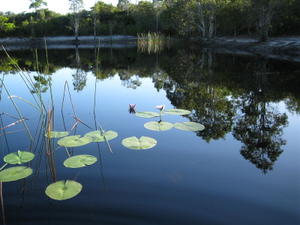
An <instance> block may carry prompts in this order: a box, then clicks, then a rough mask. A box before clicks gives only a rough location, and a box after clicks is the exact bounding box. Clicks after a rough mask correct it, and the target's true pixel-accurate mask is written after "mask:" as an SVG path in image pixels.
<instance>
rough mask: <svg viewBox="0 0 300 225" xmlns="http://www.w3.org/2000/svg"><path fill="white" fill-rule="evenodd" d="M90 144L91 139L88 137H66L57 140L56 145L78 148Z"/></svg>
mask: <svg viewBox="0 0 300 225" xmlns="http://www.w3.org/2000/svg"><path fill="white" fill-rule="evenodd" d="M90 142H91V139H90V138H88V137H81V136H80V135H74V136H67V137H64V138H62V139H59V140H58V142H57V143H58V145H60V146H62V147H68V148H72V147H79V146H83V145H87V144H89V143H90Z"/></svg>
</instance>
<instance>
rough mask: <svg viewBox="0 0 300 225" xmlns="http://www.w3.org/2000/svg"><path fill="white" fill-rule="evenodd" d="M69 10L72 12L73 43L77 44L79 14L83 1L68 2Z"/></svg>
mask: <svg viewBox="0 0 300 225" xmlns="http://www.w3.org/2000/svg"><path fill="white" fill-rule="evenodd" d="M69 3H70V10H71V12H72V15H71V16H72V26H73V29H74V35H75V41H76V43H78V32H79V25H80V12H81V11H82V9H83V1H82V0H69Z"/></svg>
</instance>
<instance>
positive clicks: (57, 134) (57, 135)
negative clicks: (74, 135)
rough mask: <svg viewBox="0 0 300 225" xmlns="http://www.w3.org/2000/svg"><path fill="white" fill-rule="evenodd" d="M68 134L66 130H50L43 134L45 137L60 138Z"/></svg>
mask: <svg viewBox="0 0 300 225" xmlns="http://www.w3.org/2000/svg"><path fill="white" fill-rule="evenodd" d="M68 135H69V132H68V131H51V132H50V133H46V134H45V136H46V137H47V138H62V137H66V136H68Z"/></svg>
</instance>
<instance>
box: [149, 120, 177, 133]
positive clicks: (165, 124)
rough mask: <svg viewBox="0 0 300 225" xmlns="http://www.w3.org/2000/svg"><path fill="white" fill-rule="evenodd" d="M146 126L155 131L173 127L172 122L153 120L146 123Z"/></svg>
mask: <svg viewBox="0 0 300 225" xmlns="http://www.w3.org/2000/svg"><path fill="white" fill-rule="evenodd" d="M144 127H145V128H147V129H149V130H153V131H166V130H170V129H172V128H173V124H172V123H168V122H157V121H152V122H148V123H145V124H144Z"/></svg>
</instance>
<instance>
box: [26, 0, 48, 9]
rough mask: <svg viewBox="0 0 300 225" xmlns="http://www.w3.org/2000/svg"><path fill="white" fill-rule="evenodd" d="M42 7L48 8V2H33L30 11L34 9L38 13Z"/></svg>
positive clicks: (42, 0) (32, 0) (37, 0)
mask: <svg viewBox="0 0 300 225" xmlns="http://www.w3.org/2000/svg"><path fill="white" fill-rule="evenodd" d="M42 6H47V2H45V1H44V0H31V4H30V6H29V9H34V10H35V11H37V10H38V9H40V8H41V7H42Z"/></svg>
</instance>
